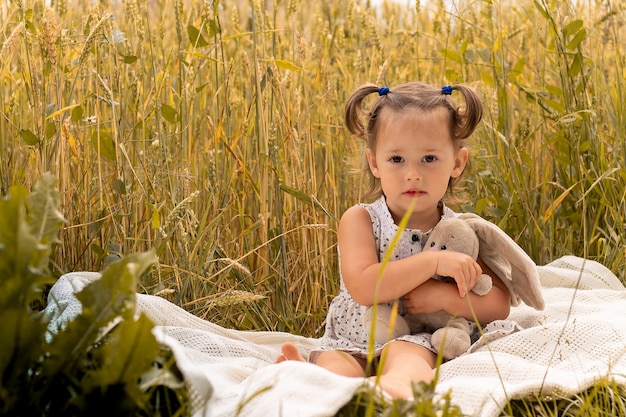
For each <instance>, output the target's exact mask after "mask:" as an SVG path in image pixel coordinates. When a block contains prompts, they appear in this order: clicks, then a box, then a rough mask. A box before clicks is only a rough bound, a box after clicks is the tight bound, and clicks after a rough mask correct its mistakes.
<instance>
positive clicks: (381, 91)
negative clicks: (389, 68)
mask: <svg viewBox="0 0 626 417" xmlns="http://www.w3.org/2000/svg"><path fill="white" fill-rule="evenodd" d="M388 92H389V87H380V88H379V89H378V95H379V96H386V95H387V93H388Z"/></svg>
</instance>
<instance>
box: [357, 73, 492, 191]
mask: <svg viewBox="0 0 626 417" xmlns="http://www.w3.org/2000/svg"><path fill="white" fill-rule="evenodd" d="M452 91H458V92H459V93H461V95H462V96H463V99H464V101H465V106H464V107H461V106H459V105H457V104H456V103H455V102H454V101H453V100H452V99H451V98H450V94H451V93H452ZM372 93H378V94H379V97H378V98H377V99H376V101H375V102H374V104H373V105H372V107H371V108H370V109H369V110H365V109H364V108H363V100H364V99H365V98H366V97H367V96H369V95H370V94H372ZM385 108H386V109H387V111H397V112H399V111H402V110H404V109H407V108H414V109H415V110H416V111H421V112H431V111H433V110H435V109H439V108H443V109H445V110H447V112H448V114H449V115H450V118H449V128H450V136H451V137H452V140H453V142H455V145H456V146H457V147H458V148H461V147H463V146H465V139H467V138H468V137H470V135H471V134H472V133H473V132H474V130H475V129H476V126H477V125H478V123H479V122H480V119H481V118H482V114H483V107H482V104H481V102H480V99H479V97H478V95H477V94H476V92H475V91H474V90H473V89H471V88H470V87H467V86H465V85H462V84H457V85H453V86H447V87H443V88H441V87H439V88H438V87H434V86H431V85H428V84H424V83H421V82H417V81H414V82H409V83H406V84H401V85H399V86H397V87H393V88H387V87H378V86H376V85H374V84H369V83H368V84H364V85H362V86H360V87H358V88H357V89H356V90H354V92H353V93H352V94H351V95H350V97H349V98H348V101H347V102H346V109H345V110H346V114H345V123H346V127H347V128H348V130H349V131H350V133H352V134H353V135H355V136H356V137H358V138H360V139H363V140H364V141H365V143H366V146H367V147H368V148H369V149H371V150H372V151H375V149H376V138H377V135H378V124H379V123H378V119H379V116H380V112H381V110H382V109H385ZM364 120H365V121H366V123H363V121H364ZM363 169H364V170H365V171H367V172H368V173H369V176H370V189H369V190H368V193H367V196H369V197H373V198H376V197H379V196H380V195H381V194H382V189H381V187H380V182H379V181H378V179H377V178H375V177H374V176H373V175H372V173H371V172H370V170H369V166H368V165H367V160H366V161H365V165H364V166H363ZM460 178H461V176H459V177H457V178H450V182H449V184H448V190H449V191H450V192H451V191H452V188H453V186H454V185H455V184H456V183H457V182H458V181H459V179H460Z"/></svg>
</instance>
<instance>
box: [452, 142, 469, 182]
mask: <svg viewBox="0 0 626 417" xmlns="http://www.w3.org/2000/svg"><path fill="white" fill-rule="evenodd" d="M468 160H469V149H467V148H466V147H464V146H463V147H461V148H459V150H458V151H457V152H456V158H455V159H454V169H453V170H452V173H451V174H450V176H451V177H452V178H458V177H459V176H460V175H461V174H462V173H463V170H464V169H465V165H467V161H468Z"/></svg>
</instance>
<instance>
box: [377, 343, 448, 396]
mask: <svg viewBox="0 0 626 417" xmlns="http://www.w3.org/2000/svg"><path fill="white" fill-rule="evenodd" d="M385 351H386V352H383V357H384V358H385V359H384V363H383V364H382V368H379V369H378V374H379V375H378V376H372V377H370V380H372V381H373V382H376V383H377V384H378V385H379V386H380V387H381V388H382V389H383V391H385V392H386V393H388V394H389V395H391V396H392V397H394V398H410V397H412V396H413V389H412V387H411V385H412V383H413V382H420V381H424V382H430V381H431V380H432V379H433V368H434V367H435V361H436V358H437V357H436V355H435V354H434V353H433V352H431V351H430V350H428V349H426V348H425V347H423V346H420V345H416V344H414V343H410V342H403V341H395V342H391V343H389V344H388V345H387V346H386V347H385ZM381 360H382V358H381Z"/></svg>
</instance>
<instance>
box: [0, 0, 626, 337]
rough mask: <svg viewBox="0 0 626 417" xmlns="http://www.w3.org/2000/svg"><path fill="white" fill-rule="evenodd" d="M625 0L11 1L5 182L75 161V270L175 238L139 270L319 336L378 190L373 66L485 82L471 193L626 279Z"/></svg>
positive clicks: (378, 70) (405, 77)
mask: <svg viewBox="0 0 626 417" xmlns="http://www.w3.org/2000/svg"><path fill="white" fill-rule="evenodd" d="M625 17H626V10H625V6H624V4H623V3H622V2H617V1H591V0H589V1H577V2H573V1H568V2H556V1H548V0H537V1H530V0H524V1H518V2H513V1H478V0H459V1H453V2H443V1H439V2H437V1H431V2H420V1H416V2H414V3H412V4H410V5H404V4H399V3H392V2H383V4H381V5H380V6H378V7H377V8H374V7H372V6H370V5H369V4H368V3H367V2H366V1H353V0H337V1H332V0H322V1H318V2H307V1H302V0H290V1H286V0H274V1H270V0H267V1H259V0H250V1H243V0H240V1H217V0H215V1H199V0H185V1H183V0H150V1H142V0H115V1H113V0H103V1H87V0H52V1H47V2H46V1H42V0H32V1H24V0H19V1H11V2H5V3H3V4H2V5H1V6H0V21H1V23H0V40H1V41H2V48H1V50H0V57H1V59H0V75H1V78H0V83H1V92H0V96H1V99H2V106H1V107H0V151H1V152H2V164H1V165H0V189H1V190H2V193H3V194H6V192H7V190H8V189H9V188H10V187H11V186H12V185H14V184H25V185H27V186H30V185H31V184H32V183H33V182H34V181H35V180H36V179H37V178H38V177H39V176H41V174H42V173H44V172H51V173H52V174H54V175H55V176H56V177H57V178H58V180H59V188H60V191H61V195H62V207H61V211H62V213H63V215H64V216H65V218H66V220H67V224H66V227H64V229H63V230H62V233H61V240H62V243H61V244H59V245H58V246H57V247H56V250H55V252H54V254H53V260H54V265H53V269H54V271H55V273H56V274H57V275H59V274H61V273H63V272H67V271H76V270H99V269H101V268H103V267H104V266H105V265H106V264H108V263H110V262H112V261H114V260H116V259H119V257H121V256H125V255H128V254H130V253H135V252H142V251H146V250H148V249H150V248H155V249H156V253H157V255H158V257H159V262H158V265H157V267H155V268H153V270H151V271H150V273H149V274H147V275H145V276H144V277H143V279H142V283H141V288H140V289H139V290H140V291H143V292H146V293H150V294H158V295H160V296H163V297H166V298H167V299H169V300H171V301H173V302H175V303H177V304H178V305H181V306H183V307H184V308H185V309H187V310H189V311H192V312H193V313H194V314H197V315H199V316H200V317H203V318H206V319H209V320H212V321H215V322H216V323H218V324H221V325H224V326H227V327H236V328H240V329H258V330H269V329H272V330H283V331H290V332H293V333H298V334H303V335H308V336H319V335H320V334H321V332H322V330H323V320H324V315H325V311H326V308H327V306H328V303H329V301H330V300H331V299H332V297H333V295H334V294H336V293H337V291H338V285H339V283H338V272H337V260H336V247H335V232H336V227H337V219H338V218H339V217H340V216H341V213H342V212H343V211H344V210H345V209H346V208H348V207H349V206H351V205H353V204H355V203H356V202H359V201H362V194H363V191H364V190H365V187H364V181H363V179H364V177H363V175H362V173H361V172H360V170H359V169H360V167H361V162H362V161H361V152H362V146H361V144H360V143H359V142H357V141H356V139H354V138H352V137H350V136H349V135H348V133H347V132H346V129H345V128H344V126H343V105H344V102H345V100H346V98H347V97H348V95H349V94H350V93H351V91H352V90H353V89H354V88H356V87H357V86H358V85H359V84H361V83H364V82H374V83H377V84H379V85H387V86H390V87H392V88H393V86H394V85H396V84H400V83H403V82H406V81H409V80H421V81H424V82H428V83H431V84H435V85H446V84H455V83H465V84H469V85H471V86H472V87H474V88H475V89H476V90H477V91H478V92H479V94H480V96H481V97H482V99H483V103H484V105H485V110H486V112H485V117H484V119H483V122H482V124H481V126H480V128H479V130H478V131H477V132H476V134H475V135H474V137H473V139H472V142H471V150H472V162H471V168H470V171H469V172H468V175H467V176H466V181H465V184H464V187H463V189H462V190H461V191H462V193H461V195H460V196H461V197H464V199H463V201H462V202H461V203H459V204H457V205H456V206H454V207H453V208H455V209H457V210H463V211H472V212H476V213H478V214H480V215H482V216H484V217H486V218H488V219H489V220H491V221H493V222H495V223H497V224H498V225H499V226H500V227H502V228H503V229H504V230H506V231H507V232H508V233H509V234H510V235H511V236H513V237H514V238H515V239H516V240H517V241H518V242H519V244H520V245H521V246H522V247H524V248H525V249H526V250H527V251H528V253H529V254H530V255H531V256H532V257H533V259H535V261H536V262H537V263H538V264H544V263H547V262H549V261H551V260H553V259H555V258H557V257H559V256H561V255H565V254H574V255H577V256H584V257H587V258H589V259H594V260H597V261H599V262H601V263H603V264H604V265H606V266H607V267H609V268H610V269H612V270H613V271H614V272H615V273H616V274H617V275H618V276H619V277H620V279H622V280H623V281H624V280H626V277H625V275H624V272H623V269H624V268H623V267H624V260H625V258H626V231H625V230H624V228H625V226H624V225H625V222H624V213H625V212H626V199H625V195H626V187H625V185H626V170H625V169H624V161H625V160H626V139H625V132H624V129H625V127H626V120H625V116H624V109H625V107H626V106H625V104H626V103H625V97H626V94H625V92H624V82H625V78H626V77H625V75H626V72H625V70H624V64H625V62H624V59H625V57H626V51H624V45H626V33H625V29H624V24H623V23H624V19H625Z"/></svg>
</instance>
